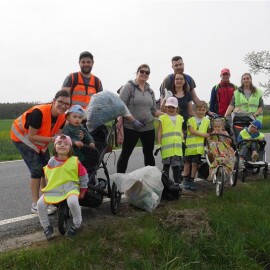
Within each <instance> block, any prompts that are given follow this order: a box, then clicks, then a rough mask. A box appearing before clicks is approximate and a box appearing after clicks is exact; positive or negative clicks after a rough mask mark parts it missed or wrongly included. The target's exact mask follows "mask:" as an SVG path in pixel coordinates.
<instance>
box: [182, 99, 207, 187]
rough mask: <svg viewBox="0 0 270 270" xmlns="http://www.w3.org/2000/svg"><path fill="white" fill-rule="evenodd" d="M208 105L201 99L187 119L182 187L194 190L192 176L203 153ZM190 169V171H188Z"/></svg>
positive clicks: (194, 174) (193, 176)
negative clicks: (193, 113) (192, 115)
mask: <svg viewBox="0 0 270 270" xmlns="http://www.w3.org/2000/svg"><path fill="white" fill-rule="evenodd" d="M207 111H208V106H207V103H206V102H205V101H201V102H200V103H199V104H198V105H197V106H196V109H195V114H196V116H194V117H191V118H189V119H188V122H187V127H188V132H187V138H186V150H185V158H184V161H185V163H184V172H183V188H184V189H190V190H193V191H195V190H196V189H197V187H196V183H195V182H194V178H195V176H196V173H197V170H198V165H199V164H200V162H201V155H202V154H204V141H205V138H207V137H209V134H208V133H207V132H208V129H209V127H210V120H209V119H208V118H206V117H205V114H206V112H207ZM190 171H191V172H190Z"/></svg>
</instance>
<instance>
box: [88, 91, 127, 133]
mask: <svg viewBox="0 0 270 270" xmlns="http://www.w3.org/2000/svg"><path fill="white" fill-rule="evenodd" d="M120 115H128V112H127V107H126V105H125V103H124V102H123V101H122V100H121V99H120V98H119V97H118V95H116V94H114V93H113V92H110V91H102V92H99V93H97V94H95V95H93V96H92V98H91V101H90V103H89V105H88V106H87V108H86V120H87V122H86V126H87V128H88V130H89V131H90V132H91V131H93V130H94V129H96V128H97V127H99V126H101V125H103V124H105V123H107V122H109V121H111V120H113V119H115V118H117V117H118V116H120Z"/></svg>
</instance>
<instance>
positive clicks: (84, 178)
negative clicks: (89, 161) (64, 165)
mask: <svg viewBox="0 0 270 270" xmlns="http://www.w3.org/2000/svg"><path fill="white" fill-rule="evenodd" d="M78 172H79V181H80V188H87V183H88V180H89V178H88V174H87V171H86V169H85V167H84V166H83V165H82V163H81V162H80V161H79V162H78Z"/></svg>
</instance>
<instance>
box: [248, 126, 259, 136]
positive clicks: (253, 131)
mask: <svg viewBox="0 0 270 270" xmlns="http://www.w3.org/2000/svg"><path fill="white" fill-rule="evenodd" d="M248 131H249V133H251V134H255V133H258V129H257V128H256V127H255V126H253V125H249V127H248Z"/></svg>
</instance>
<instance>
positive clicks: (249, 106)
mask: <svg viewBox="0 0 270 270" xmlns="http://www.w3.org/2000/svg"><path fill="white" fill-rule="evenodd" d="M261 96H262V92H261V91H260V90H258V89H256V91H255V92H254V93H252V94H251V96H250V97H249V99H247V98H246V96H245V94H244V93H242V92H240V91H239V90H236V91H235V92H234V98H235V107H237V108H240V109H241V110H243V111H245V112H248V113H255V112H256V111H257V110H258V108H259V103H260V98H261ZM262 118H263V115H262V113H261V114H260V115H258V116H257V117H256V119H257V120H259V121H260V122H262Z"/></svg>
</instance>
